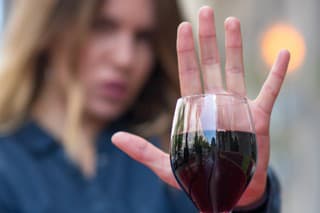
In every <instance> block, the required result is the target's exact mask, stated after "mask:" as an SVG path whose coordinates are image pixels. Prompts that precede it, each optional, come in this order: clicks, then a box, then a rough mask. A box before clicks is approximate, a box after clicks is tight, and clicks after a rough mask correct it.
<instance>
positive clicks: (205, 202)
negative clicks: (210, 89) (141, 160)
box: [170, 93, 257, 213]
mask: <svg viewBox="0 0 320 213" xmlns="http://www.w3.org/2000/svg"><path fill="white" fill-rule="evenodd" d="M170 161H171V167H172V170H173V173H174V175H175V178H176V179H177V181H178V183H179V184H180V186H181V188H182V189H183V190H184V191H185V193H186V194H187V195H188V196H189V198H190V199H191V200H192V201H193V203H194V204H195V206H196V207H197V208H198V209H199V211H200V212H204V213H221V212H223V213H224V212H231V211H232V209H233V208H234V206H235V205H236V204H237V202H238V201H239V199H240V197H241V195H242V194H243V193H244V191H245V189H246V187H247V186H248V184H249V182H250V180H251V178H252V176H253V174H254V171H255V166H256V161H257V147H256V137H255V131H254V125H253V122H252V117H251V112H250V109H249V105H248V102H247V98H245V97H242V96H238V95H236V94H231V93H217V94H201V95H193V96H187V97H182V98H180V99H178V101H177V105H176V109H175V115H174V120H173V126H172V133H171V147H170Z"/></svg>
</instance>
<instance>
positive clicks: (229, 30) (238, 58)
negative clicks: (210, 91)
mask: <svg viewBox="0 0 320 213" xmlns="http://www.w3.org/2000/svg"><path fill="white" fill-rule="evenodd" d="M225 32H226V41H225V46H226V84H227V90H228V91H230V92H234V93H237V94H240V95H243V96H245V95H246V87H245V81H244V67H243V56H242V37H241V29H240V21H239V20H238V19H236V18H234V17H230V18H228V19H227V20H226V21H225Z"/></svg>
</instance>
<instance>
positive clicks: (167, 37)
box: [0, 0, 180, 164]
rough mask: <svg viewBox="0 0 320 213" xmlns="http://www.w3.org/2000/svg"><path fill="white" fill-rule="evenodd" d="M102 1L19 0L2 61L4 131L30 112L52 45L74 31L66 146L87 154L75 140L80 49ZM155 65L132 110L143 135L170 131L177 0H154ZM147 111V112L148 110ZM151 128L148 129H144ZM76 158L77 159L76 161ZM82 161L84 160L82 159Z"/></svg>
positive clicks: (175, 84) (78, 116)
mask: <svg viewBox="0 0 320 213" xmlns="http://www.w3.org/2000/svg"><path fill="white" fill-rule="evenodd" d="M102 3H103V1H102V0H90V1H88V0H41V1H38V0H28V1H23V0H16V1H15V2H14V5H13V7H12V9H13V10H12V11H11V13H10V16H9V20H8V22H7V24H6V29H5V34H4V39H3V48H2V58H1V61H0V88H1V89H0V130H1V131H13V130H15V129H16V128H18V127H19V126H20V125H21V124H22V123H23V122H24V121H25V119H26V118H27V117H28V116H30V111H31V109H32V107H33V104H34V102H35V100H36V99H37V97H38V94H39V91H41V88H42V84H43V77H44V71H45V70H46V68H47V66H48V61H49V59H50V58H49V57H50V56H49V48H50V44H52V43H54V41H55V40H56V39H57V38H59V37H62V36H63V33H64V32H66V30H69V29H72V31H71V32H72V33H73V34H74V35H77V36H74V39H73V40H72V44H70V45H69V46H70V48H69V50H68V62H69V64H68V65H69V73H70V76H71V78H70V81H69V82H68V87H67V94H68V97H69V98H68V107H67V120H66V124H65V125H66V126H67V128H66V134H65V135H66V137H65V138H64V139H63V140H64V143H63V144H64V147H65V149H66V151H67V153H68V154H69V155H71V156H83V152H85V149H79V147H77V143H76V140H75V136H76V134H77V131H78V129H77V128H78V127H79V126H80V125H79V122H80V121H81V109H82V106H81V95H80V94H81V89H80V88H81V85H80V86H79V82H77V81H76V77H75V76H76V70H77V61H78V57H79V55H78V54H77V53H78V52H79V49H80V48H81V46H82V45H83V43H84V41H85V39H86V35H87V34H88V32H89V30H90V27H91V24H92V22H93V20H94V18H95V15H96V14H98V10H99V9H100V5H101V4H102ZM155 3H156V16H157V18H156V19H157V28H156V31H157V32H156V35H155V38H154V48H155V50H154V51H155V57H156V63H155V66H154V70H153V74H152V76H151V77H150V79H149V81H148V82H147V83H146V85H145V88H144V90H143V91H142V93H141V94H140V96H139V97H138V99H137V101H136V103H135V104H134V105H133V106H132V107H131V108H130V110H129V112H127V113H128V114H130V120H129V121H128V125H129V126H130V127H131V129H132V130H133V131H135V132H137V133H139V134H141V135H143V136H149V135H164V134H167V133H168V128H169V125H168V124H169V123H170V119H168V118H170V117H171V115H172V109H173V104H174V102H175V100H176V98H177V96H178V88H179V87H178V75H177V62H176V52H175V41H176V27H177V25H178V24H179V22H180V15H179V11H178V7H177V4H176V2H175V1H173V0H155ZM146 109H148V110H146ZM146 126H147V127H146ZM146 130H147V131H146ZM75 160H76V161H77V159H75ZM80 164H81V163H80Z"/></svg>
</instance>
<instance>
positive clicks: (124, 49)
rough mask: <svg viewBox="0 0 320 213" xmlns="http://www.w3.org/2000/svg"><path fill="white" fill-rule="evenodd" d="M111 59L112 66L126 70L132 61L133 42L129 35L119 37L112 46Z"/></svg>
mask: <svg viewBox="0 0 320 213" xmlns="http://www.w3.org/2000/svg"><path fill="white" fill-rule="evenodd" d="M111 54H112V56H111V57H112V58H113V62H114V65H115V66H116V67H118V68H120V69H124V70H127V69H128V68H129V67H130V66H131V65H132V63H133V60H134V41H133V38H132V36H130V35H119V37H118V39H116V43H115V44H114V48H113V53H111Z"/></svg>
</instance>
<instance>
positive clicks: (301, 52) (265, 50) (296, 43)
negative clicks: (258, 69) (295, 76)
mask: <svg viewBox="0 0 320 213" xmlns="http://www.w3.org/2000/svg"><path fill="white" fill-rule="evenodd" d="M281 49H287V50H289V51H290V53H291V60H290V64H289V68H288V71H294V70H297V69H298V68H299V67H300V66H301V65H302V64H303V61H304V58H305V54H306V44H305V40H304V38H303V35H302V34H301V33H300V32H299V31H298V30H297V29H296V28H295V27H294V26H292V25H289V24H280V23H278V24H275V25H273V26H271V27H270V28H269V29H267V31H265V32H264V33H263V34H262V42H261V53H262V57H263V59H264V61H265V62H266V63H267V64H268V65H269V66H271V65H272V64H273V62H274V60H275V58H276V56H277V54H278V52H279V50H281Z"/></svg>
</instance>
